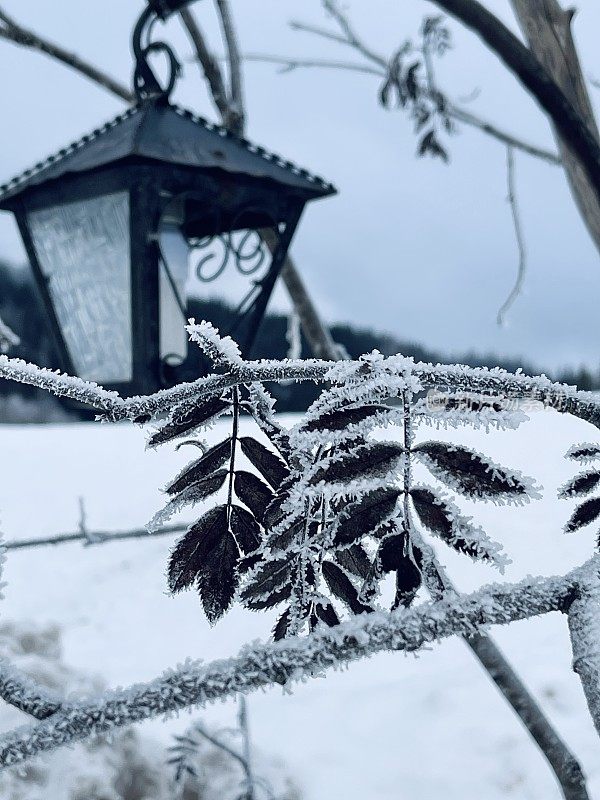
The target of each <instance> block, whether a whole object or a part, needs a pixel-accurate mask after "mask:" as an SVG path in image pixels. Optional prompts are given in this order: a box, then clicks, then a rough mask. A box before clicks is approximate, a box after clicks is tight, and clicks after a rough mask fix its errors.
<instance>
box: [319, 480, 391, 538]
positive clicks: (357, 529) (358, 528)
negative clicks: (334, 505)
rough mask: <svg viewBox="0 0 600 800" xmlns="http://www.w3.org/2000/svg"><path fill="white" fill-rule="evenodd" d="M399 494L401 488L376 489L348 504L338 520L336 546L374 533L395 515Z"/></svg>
mask: <svg viewBox="0 0 600 800" xmlns="http://www.w3.org/2000/svg"><path fill="white" fill-rule="evenodd" d="M399 496H400V490H399V489H375V491H373V492H368V493H367V494H365V495H363V497H361V498H360V500H358V501H357V502H355V503H351V504H350V505H348V506H346V508H345V510H344V511H343V512H342V513H341V514H340V515H339V517H338V520H337V524H336V527H335V536H334V540H333V544H334V546H335V547H340V546H342V545H345V544H356V543H357V542H360V541H361V540H362V539H363V538H364V537H365V536H370V535H373V533H374V532H375V531H376V529H377V528H379V526H380V525H382V524H383V523H384V522H387V521H388V520H389V519H390V517H392V516H393V515H394V513H395V512H396V503H397V500H398V497H399Z"/></svg>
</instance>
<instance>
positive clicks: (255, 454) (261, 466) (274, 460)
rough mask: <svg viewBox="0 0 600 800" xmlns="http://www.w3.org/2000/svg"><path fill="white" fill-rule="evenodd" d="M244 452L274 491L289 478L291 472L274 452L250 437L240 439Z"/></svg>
mask: <svg viewBox="0 0 600 800" xmlns="http://www.w3.org/2000/svg"><path fill="white" fill-rule="evenodd" d="M239 441H240V445H241V448H242V452H243V453H244V455H245V456H246V458H247V459H248V460H249V461H250V462H251V463H252V465H253V466H255V467H256V469H257V470H258V471H259V472H260V474H261V475H262V476H263V478H264V479H265V480H267V481H268V482H269V483H270V484H271V486H272V487H273V488H274V489H278V488H279V486H280V485H281V484H282V483H283V482H284V480H285V479H286V478H287V477H288V475H289V473H290V471H289V469H288V467H287V465H286V464H285V463H284V462H283V461H282V460H281V458H279V456H278V455H277V454H276V453H274V452H273V451H272V450H269V449H268V448H266V447H265V446H264V444H261V443H260V442H257V441H256V439H253V438H252V437H250V436H242V437H241V438H240V440H239Z"/></svg>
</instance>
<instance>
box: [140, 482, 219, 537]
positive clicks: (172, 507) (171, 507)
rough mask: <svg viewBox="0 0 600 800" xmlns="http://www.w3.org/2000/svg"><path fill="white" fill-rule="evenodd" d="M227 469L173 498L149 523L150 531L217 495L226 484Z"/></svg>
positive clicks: (194, 484)
mask: <svg viewBox="0 0 600 800" xmlns="http://www.w3.org/2000/svg"><path fill="white" fill-rule="evenodd" d="M228 474H229V473H228V471H227V470H226V469H219V470H217V471H216V472H213V473H212V474H211V475H207V476H206V478H202V479H201V480H199V481H198V482H197V483H193V484H192V485H191V486H188V487H187V488H186V489H183V491H181V492H180V493H179V494H177V495H175V496H174V497H172V498H171V499H170V500H169V502H168V503H167V505H166V506H165V507H164V508H162V509H161V510H160V511H158V512H157V513H156V514H155V515H154V517H153V518H152V520H151V521H150V523H149V526H148V527H149V529H150V530H156V529H158V528H159V527H160V526H161V525H163V524H164V523H165V522H166V521H167V520H169V519H171V517H172V516H173V515H174V514H176V513H177V512H178V511H181V509H182V508H185V506H187V505H193V504H194V503H199V502H201V501H202V500H205V499H206V498H207V497H209V496H210V495H211V494H215V492H218V491H219V489H220V488H221V487H222V486H223V484H224V483H225V478H226V477H227V475H228Z"/></svg>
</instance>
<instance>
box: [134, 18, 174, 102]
mask: <svg viewBox="0 0 600 800" xmlns="http://www.w3.org/2000/svg"><path fill="white" fill-rule="evenodd" d="M181 5H183V3H182V4H181ZM166 17H167V14H163V13H160V11H159V10H158V9H157V8H156V6H155V4H154V3H150V4H149V5H148V6H147V7H146V8H145V9H144V10H143V11H142V13H141V14H140V17H139V19H138V21H137V23H136V25H135V28H134V29H133V36H132V48H133V55H134V58H135V69H134V73H133V89H134V92H135V95H136V97H137V100H138V102H143V101H146V100H153V101H160V100H163V101H168V99H169V97H170V95H171V92H172V91H173V89H174V87H175V83H176V82H177V78H178V77H179V75H180V74H181V64H180V63H179V61H178V59H177V56H176V55H175V53H174V52H173V49H172V48H171V46H170V45H168V44H167V43H166V42H162V41H155V42H153V41H150V34H151V32H152V27H153V26H154V23H155V22H156V21H157V20H158V19H162V20H163V21H164V20H165V19H166ZM151 53H164V54H165V55H166V57H167V63H168V68H169V76H168V79H167V82H166V85H165V86H163V85H162V84H161V83H160V81H159V79H158V78H157V77H156V74H155V73H154V70H153V69H152V67H151V66H150V64H149V62H148V56H149V55H150V54H151Z"/></svg>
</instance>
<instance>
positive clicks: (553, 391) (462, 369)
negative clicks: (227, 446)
mask: <svg viewBox="0 0 600 800" xmlns="http://www.w3.org/2000/svg"><path fill="white" fill-rule="evenodd" d="M346 363H348V362H346ZM384 363H385V364H387V368H388V369H389V370H390V373H393V372H394V371H395V372H396V373H398V374H402V375H404V374H406V372H407V369H408V368H409V367H410V370H411V374H412V375H413V376H414V377H415V378H416V379H417V380H418V381H420V383H421V385H422V387H423V388H424V389H440V390H449V391H465V392H482V393H484V394H487V395H492V396H495V397H507V398H513V399H525V400H528V401H529V400H535V401H539V402H541V403H543V404H545V405H547V406H551V407H553V408H555V409H556V410H557V411H559V412H561V413H568V414H572V415H573V416H575V417H579V418H580V419H583V420H586V421H587V422H590V423H591V424H592V425H595V426H596V427H600V401H599V400H598V399H597V398H596V396H595V395H594V394H592V393H590V392H580V391H577V389H574V388H573V387H572V386H567V385H565V384H560V383H553V382H552V381H551V380H550V379H549V378H546V377H545V376H537V377H530V376H528V375H524V374H522V373H516V374H513V373H510V372H506V371H505V370H502V369H499V368H495V369H493V370H489V369H487V368H485V367H468V366H465V365H461V364H451V365H446V364H436V365H434V364H425V363H412V361H411V359H408V358H404V357H403V356H391V357H389V358H388V359H386V360H385V362H384ZM335 368H336V367H335V366H334V365H333V364H332V363H331V362H330V361H319V360H317V359H306V360H303V361H287V360H284V361H247V362H240V363H239V364H237V363H236V364H233V365H231V367H230V372H229V373H227V374H224V375H209V376H207V377H204V378H198V380H196V381H194V382H192V383H181V384H178V385H177V386H174V387H173V388H171V389H163V390H162V391H160V392H156V393H155V394H153V395H147V396H138V397H129V398H122V397H120V395H119V394H118V393H117V392H114V391H108V390H106V389H103V388H102V387H100V386H97V385H96V384H93V383H87V382H86V381H83V380H81V378H74V377H72V376H70V375H65V374H60V373H56V372H53V371H52V370H49V369H46V368H44V367H38V366H36V365H34V364H27V363H26V362H25V361H22V360H21V359H16V358H8V357H7V356H5V355H0V377H4V378H6V379H8V380H14V381H16V382H17V383H25V384H28V385H30V386H36V387H37V388H39V389H45V390H46V391H50V392H52V393H53V394H56V395H58V396H60V397H69V398H71V399H73V400H78V401H79V402H81V403H84V404H85V405H88V406H91V407H92V408H95V409H97V410H99V411H101V412H103V415H104V416H105V417H106V418H107V419H109V420H111V421H115V422H116V421H118V420H122V419H130V420H134V421H148V420H149V419H150V418H151V417H153V416H156V415H158V414H161V413H165V412H168V411H170V410H172V409H173V407H174V405H175V404H178V403H181V402H184V401H194V402H195V401H198V400H200V399H205V398H208V397H214V396H215V395H216V394H218V393H220V392H222V391H223V390H224V389H228V388H230V387H232V386H239V385H241V384H244V383H253V382H255V381H280V380H295V381H317V382H319V381H324V380H326V379H327V377H328V375H329V372H330V370H332V369H335Z"/></svg>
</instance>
